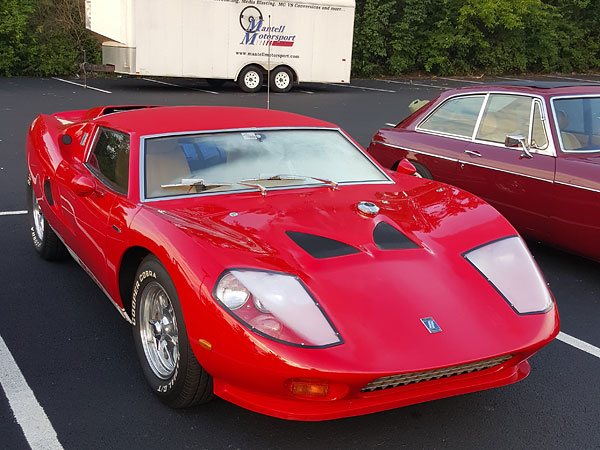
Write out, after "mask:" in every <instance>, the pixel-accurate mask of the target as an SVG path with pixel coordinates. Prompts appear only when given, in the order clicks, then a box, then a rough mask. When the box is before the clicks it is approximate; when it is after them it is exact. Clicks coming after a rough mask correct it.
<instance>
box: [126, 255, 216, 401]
mask: <svg viewBox="0 0 600 450" xmlns="http://www.w3.org/2000/svg"><path fill="white" fill-rule="evenodd" d="M167 302H168V303H167ZM165 305H167V306H165ZM157 319H158V320H157ZM132 321H133V325H134V326H133V340H134V343H135V347H136V350H137V353H138V357H139V359H140V363H141V365H142V370H143V372H144V376H145V377H146V381H148V384H149V385H150V387H151V389H152V391H154V393H155V394H156V395H158V397H159V398H160V399H161V400H162V401H163V402H164V403H165V404H167V405H169V406H170V407H172V408H187V407H190V406H193V405H198V404H200V403H206V402H208V401H209V400H211V399H212V397H213V383H212V377H211V376H210V375H209V374H208V373H207V372H206V371H205V370H204V369H203V368H202V366H201V365H200V364H199V363H198V361H197V360H196V357H195V356H194V352H193V351H192V348H191V346H190V343H189V340H188V337H187V331H186V328H185V322H184V320H183V312H182V310H181V304H180V303H179V297H178V295H177V291H176V290H175V286H174V284H173V282H172V281H171V277H169V274H168V273H167V271H166V269H165V268H164V267H163V265H162V264H161V263H160V261H159V260H158V259H157V258H156V257H155V256H154V255H148V256H147V257H146V258H144V260H143V261H142V263H141V264H140V267H139V268H138V271H137V274H136V276H135V281H134V285H133V299H132ZM175 337H176V338H177V339H176V341H175ZM163 345H164V346H165V347H163ZM159 347H160V349H161V350H158V349H159Z"/></svg>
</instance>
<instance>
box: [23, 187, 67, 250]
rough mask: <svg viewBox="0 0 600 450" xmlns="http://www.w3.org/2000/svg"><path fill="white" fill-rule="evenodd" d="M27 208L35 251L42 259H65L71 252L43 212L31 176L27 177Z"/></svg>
mask: <svg viewBox="0 0 600 450" xmlns="http://www.w3.org/2000/svg"><path fill="white" fill-rule="evenodd" d="M27 209H28V216H29V227H30V228H29V229H30V232H31V240H32V241H33V247H34V248H35V251H36V252H38V254H39V255H40V256H41V257H42V259H45V260H48V261H57V260H61V259H65V258H66V257H67V256H68V255H69V252H68V251H67V248H66V247H65V246H64V244H63V243H62V241H61V240H60V238H59V237H58V236H57V235H56V233H55V232H54V230H53V229H52V228H51V227H50V225H49V224H48V221H47V220H46V218H45V217H44V215H43V214H42V210H41V209H40V206H39V204H38V201H37V198H36V196H35V191H34V189H33V186H32V185H31V177H27Z"/></svg>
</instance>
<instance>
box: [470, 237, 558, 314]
mask: <svg viewBox="0 0 600 450" xmlns="http://www.w3.org/2000/svg"><path fill="white" fill-rule="evenodd" d="M463 257H464V258H465V259H466V260H467V261H468V262H470V263H471V264H472V265H473V266H474V267H475V269H477V270H478V271H479V273H481V274H482V275H483V276H484V277H485V278H486V279H487V280H488V282H489V283H490V284H491V285H492V286H493V287H494V288H495V289H496V290H497V291H498V293H500V295H501V296H502V297H504V299H505V300H506V301H507V302H508V304H509V305H510V306H511V307H512V308H513V309H514V310H515V312H517V313H518V314H539V313H544V312H546V311H548V310H549V309H550V308H551V307H552V304H553V301H552V296H551V294H550V290H549V289H548V287H547V286H546V282H545V280H544V276H543V275H542V272H541V271H540V269H539V267H538V266H537V264H536V263H535V261H534V260H533V257H532V256H531V254H530V253H529V250H528V249H527V246H526V245H525V243H524V242H523V240H522V239H521V238H520V237H519V236H508V237H506V238H502V239H498V240H496V241H492V242H490V243H488V244H484V245H481V246H479V247H476V248H474V249H472V250H469V251H468V252H466V253H463Z"/></svg>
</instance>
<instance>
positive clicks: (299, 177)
mask: <svg viewBox="0 0 600 450" xmlns="http://www.w3.org/2000/svg"><path fill="white" fill-rule="evenodd" d="M271 180H273V181H277V180H315V181H318V182H320V183H325V184H328V185H329V186H331V189H332V190H334V191H335V190H336V189H338V188H339V183H337V182H335V181H333V180H328V179H326V178H317V177H311V176H307V175H287V174H278V175H269V176H264V177H258V178H249V179H247V180H242V181H271Z"/></svg>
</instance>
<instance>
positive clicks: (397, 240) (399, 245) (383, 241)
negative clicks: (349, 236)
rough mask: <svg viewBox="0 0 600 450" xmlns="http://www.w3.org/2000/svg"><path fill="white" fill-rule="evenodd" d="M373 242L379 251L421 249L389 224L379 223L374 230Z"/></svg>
mask: <svg viewBox="0 0 600 450" xmlns="http://www.w3.org/2000/svg"><path fill="white" fill-rule="evenodd" d="M373 241H374V242H375V245H376V246H377V248H378V249H379V250H405V249H409V248H419V246H418V245H417V244H415V243H414V242H413V241H412V240H410V239H409V238H408V237H406V236H405V235H404V233H402V232H401V231H399V230H397V229H396V228H394V227H393V226H391V225H390V224H389V223H387V222H379V223H378V224H377V226H376V227H375V230H373Z"/></svg>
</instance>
